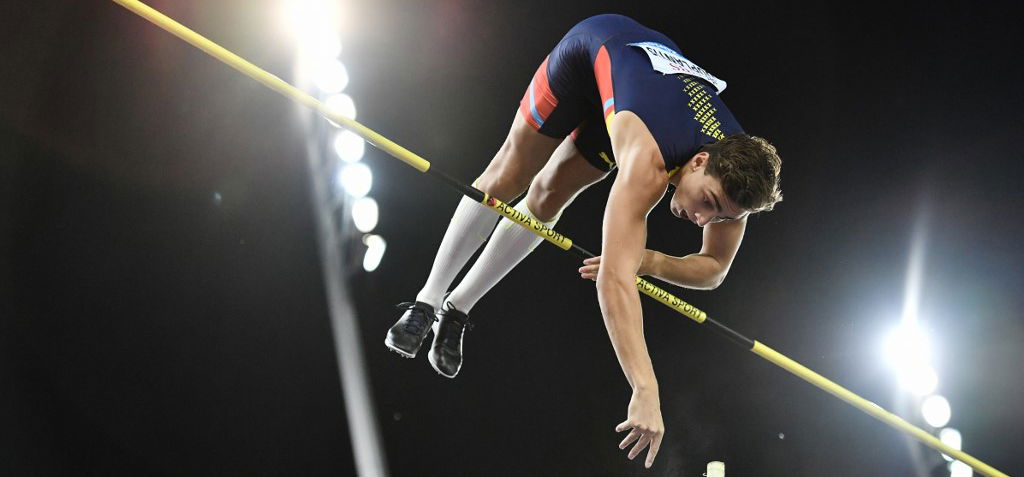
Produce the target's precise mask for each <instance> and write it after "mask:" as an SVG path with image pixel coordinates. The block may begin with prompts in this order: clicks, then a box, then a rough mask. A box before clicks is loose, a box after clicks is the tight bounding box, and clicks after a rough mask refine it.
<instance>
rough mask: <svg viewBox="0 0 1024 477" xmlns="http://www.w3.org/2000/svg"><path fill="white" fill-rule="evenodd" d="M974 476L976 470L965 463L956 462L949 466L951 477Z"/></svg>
mask: <svg viewBox="0 0 1024 477" xmlns="http://www.w3.org/2000/svg"><path fill="white" fill-rule="evenodd" d="M972 475H974V470H973V469H971V466H969V465H967V464H965V463H963V462H960V461H954V462H953V463H951V464H949V477H971V476H972Z"/></svg>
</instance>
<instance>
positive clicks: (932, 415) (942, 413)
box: [921, 394, 952, 428]
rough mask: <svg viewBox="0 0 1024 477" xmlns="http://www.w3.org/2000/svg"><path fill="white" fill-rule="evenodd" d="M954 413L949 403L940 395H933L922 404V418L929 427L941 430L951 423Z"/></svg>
mask: <svg viewBox="0 0 1024 477" xmlns="http://www.w3.org/2000/svg"><path fill="white" fill-rule="evenodd" d="M950 414H952V411H951V410H950V408H949V401H947V400H946V398H944V397H942V396H939V395H937V394H936V395H932V396H928V397H927V398H925V400H924V402H923V403H921V416H922V417H924V420H925V422H927V423H928V425H929V426H932V427H935V428H939V427H942V426H945V425H946V424H948V423H949V418H950Z"/></svg>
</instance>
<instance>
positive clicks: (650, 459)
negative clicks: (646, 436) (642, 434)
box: [644, 434, 663, 469]
mask: <svg viewBox="0 0 1024 477" xmlns="http://www.w3.org/2000/svg"><path fill="white" fill-rule="evenodd" d="M662 437H663V435H662V434H657V435H655V436H654V439H653V440H651V449H650V450H648V451H647V461H646V462H644V467H646V468H648V469H650V468H651V466H652V465H654V458H655V457H658V449H661V439H662Z"/></svg>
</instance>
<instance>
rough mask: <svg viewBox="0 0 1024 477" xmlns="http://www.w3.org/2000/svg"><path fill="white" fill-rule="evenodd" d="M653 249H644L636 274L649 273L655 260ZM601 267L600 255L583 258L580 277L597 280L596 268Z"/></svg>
mask: <svg viewBox="0 0 1024 477" xmlns="http://www.w3.org/2000/svg"><path fill="white" fill-rule="evenodd" d="M657 253H658V252H655V251H654V250H644V256H643V258H642V259H640V269H639V270H637V271H636V274H637V275H638V276H641V277H642V276H644V275H650V274H651V273H652V271H651V266H653V264H654V260H655V254H657ZM600 268H601V256H600V255H598V256H596V257H591V258H587V259H584V260H583V266H582V267H580V270H579V272H580V278H583V279H586V280H594V281H595V282H596V281H597V270H598V269H600Z"/></svg>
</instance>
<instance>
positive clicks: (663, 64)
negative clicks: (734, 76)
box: [629, 41, 726, 94]
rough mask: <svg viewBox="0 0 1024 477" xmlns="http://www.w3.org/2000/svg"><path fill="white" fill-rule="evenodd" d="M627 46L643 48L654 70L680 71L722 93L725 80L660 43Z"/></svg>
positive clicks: (672, 72) (677, 72)
mask: <svg viewBox="0 0 1024 477" xmlns="http://www.w3.org/2000/svg"><path fill="white" fill-rule="evenodd" d="M629 46H635V47H637V48H640V49H641V50H643V51H644V53H647V56H649V57H650V58H651V66H653V67H654V70H655V71H658V72H661V73H664V74H667V75H674V74H680V73H681V74H684V75H690V76H696V77H698V78H701V79H704V80H707V82H708V83H711V84H712V85H714V86H715V90H717V91H718V94H722V91H725V87H726V82H725V81H722V80H720V79H718V78H716V77H715V76H714V75H712V74H711V73H708V72H707V71H704V68H701V67H699V66H697V65H695V64H694V63H693V62H692V61H690V60H688V59H686V57H684V56H683V55H680V54H679V53H676V52H675V51H674V50H672V49H671V48H669V47H667V46H665V45H662V44H661V43H655V42H653V41H645V42H643V43H629Z"/></svg>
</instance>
